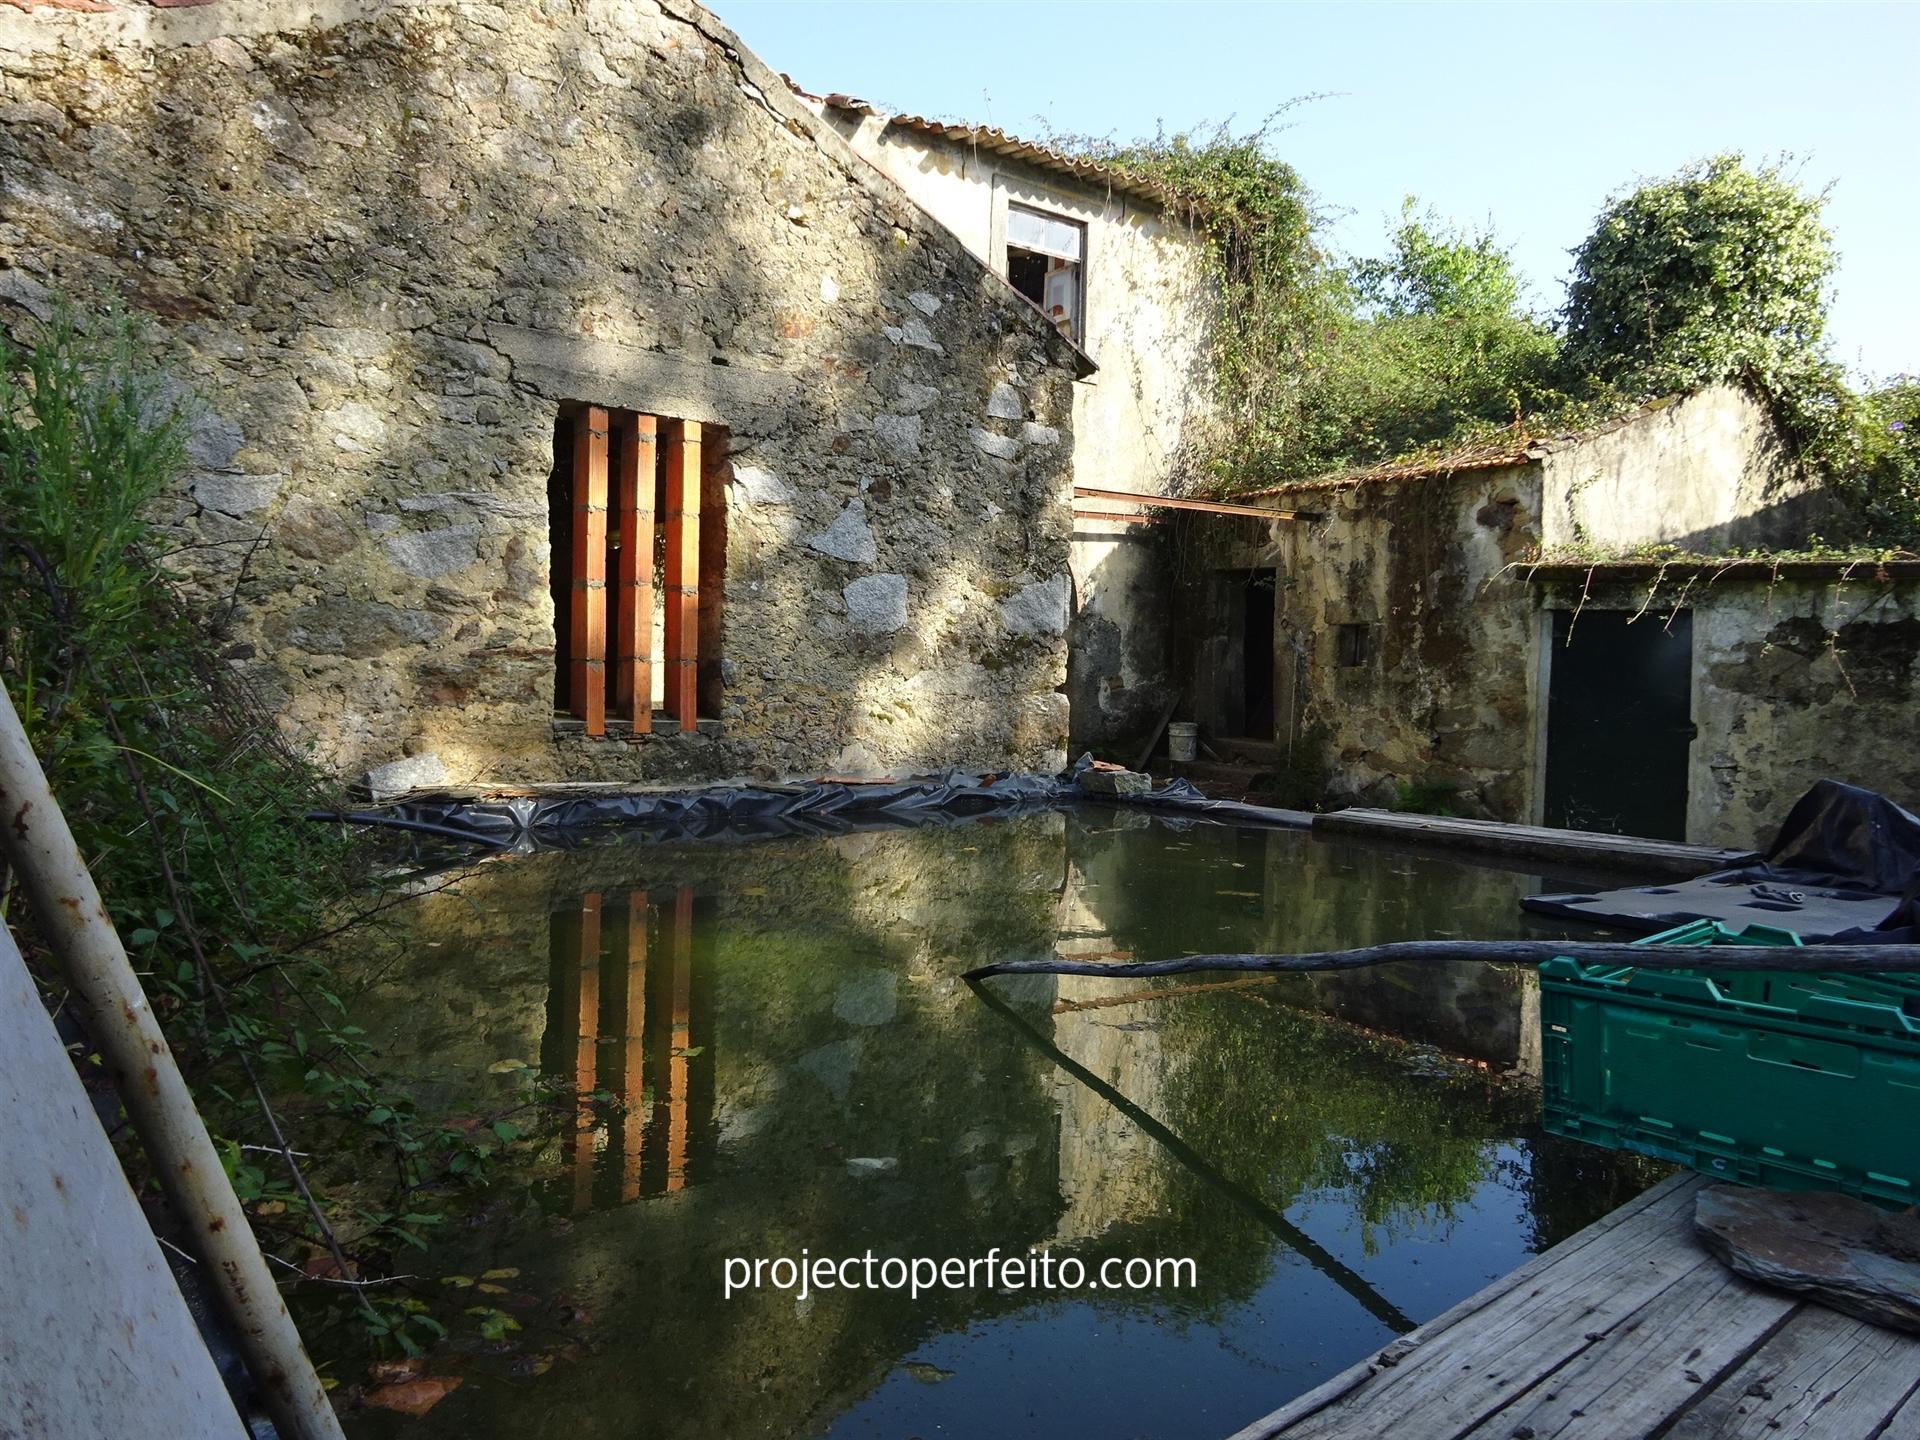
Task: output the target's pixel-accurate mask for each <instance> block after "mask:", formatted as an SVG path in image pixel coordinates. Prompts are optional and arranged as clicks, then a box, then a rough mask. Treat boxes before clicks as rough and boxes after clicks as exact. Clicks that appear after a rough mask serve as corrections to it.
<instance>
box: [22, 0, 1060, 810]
mask: <svg viewBox="0 0 1920 1440" xmlns="http://www.w3.org/2000/svg"><path fill="white" fill-rule="evenodd" d="M0 173H4V175H5V177H6V179H5V185H4V189H3V190H0V321H4V322H5V323H6V324H7V325H8V327H9V328H10V329H13V330H15V331H16V332H22V333H30V332H31V328H32V323H31V322H32V318H33V317H40V318H44V317H45V316H46V315H47V314H48V313H49V307H50V305H51V304H52V300H53V297H54V295H55V294H56V293H57V292H69V293H72V294H74V295H76V296H78V297H80V298H82V299H83V300H87V301H92V302H97V301H100V300H103V299H105V298H107V297H118V298H120V299H122V300H124V301H125V302H126V303H128V304H130V305H131V306H133V307H135V308H137V309H139V310H141V311H144V312H145V313H146V314H148V315H150V316H153V317H155V318H156V319H157V320H158V321H159V322H160V324H161V325H162V327H163V331H164V340H163V343H164V345H165V347H166V349H167V352H168V354H167V359H168V362H169V364H170V365H171V366H172V368H173V370H174V371H175V373H177V374H178V376H179V378H180V382H181V388H182V394H183V398H184V400H185V403H186V404H187V405H188V407H189V408H190V410H191V412H192V415H193V422H192V434H191V440H190V444H189V452H190V456H191V462H192V465H193V471H192V473H191V474H190V475H189V476H188V478H187V481H186V484H185V486H184V488H183V491H182V493H181V494H180V495H179V497H178V498H177V500H176V501H175V503H174V504H173V505H172V506H171V508H170V509H169V511H168V513H167V514H166V515H165V516H164V517H163V519H164V520H165V522H166V524H167V526H168V527H169V531H170V534H171V536H172V538H173V539H174V540H175V541H176V542H177V545H178V547H179V548H178V549H177V551H176V552H175V555H174V563H175V564H176V565H177V566H178V567H179V569H180V571H181V573H182V574H183V575H184V576H186V577H187V579H188V580H189V582H190V583H191V584H192V586H193V587H194V588H195V589H196V590H198V591H199V592H201V593H202V594H203V595H206V596H209V597H216V598H218V599H220V600H221V602H222V604H223V608H224V604H225V602H226V601H227V600H229V599H230V600H231V602H232V608H231V632H232V633H231V634H230V635H228V636H226V637H224V643H225V645H226V651H225V653H226V655H227V657H228V658H229V659H230V661H231V662H232V663H233V664H234V665H235V666H236V667H237V668H239V669H240V670H242V671H243V672H244V673H245V674H246V675H247V676H248V677H249V678H250V679H251V680H252V681H253V682H254V683H255V684H256V685H257V686H258V687H259V688H260V689H261V690H262V691H263V692H264V693H265V695H266V696H267V697H268V698H269V699H270V700H271V702H272V703H273V705H274V707H275V709H276V710H277V711H278V713H279V715H280V716H281V719H282V723H283V725H284V726H285V729H286V732H287V734H288V735H289V736H291V737H293V738H294V739H296V740H297V741H299V742H302V743H305V744H309V745H311V746H312V747H313V750H314V753H315V754H316V756H317V757H318V758H319V759H320V760H321V761H322V762H323V763H324V764H326V765H328V766H330V767H333V768H335V769H337V770H339V771H342V772H355V771H358V770H361V769H363V768H367V767H369V766H372V765H377V764H379V763H382V762H386V761H391V760H394V759H396V758H397V757H400V756H401V755H403V754H410V755H415V756H421V757H424V756H427V755H432V756H436V757H438V759H439V761H440V762H442V763H441V766H440V769H441V770H442V771H443V772H444V775H445V778H446V779H447V780H450V781H452V782H456V783H459V782H466V781H473V780H483V779H490V780H540V779H562V778H582V779H584V778H596V779H628V780H642V779H645V780H652V779H659V780H673V781H681V780H688V779H698V778H711V777H716V776H722V775H730V774H740V773H752V774H755V775H761V776H787V775H801V774H808V773H819V772H821V771H823V770H854V771H867V772H875V771H885V770H898V769H911V768H917V767H927V766H933V765H940V764H948V763H958V764H964V765H973V766H980V767H990V768H1045V767H1050V766H1055V765H1057V764H1058V763H1060V762H1061V761H1062V760H1063V759H1064V753H1063V752H1064V744H1065V731H1066V701H1065V697H1064V696H1063V695H1061V694H1059V693H1058V687H1059V686H1060V685H1061V684H1062V683H1063V682H1064V680H1065V677H1066V639H1065V632H1066V627H1067V623H1068V610H1069V603H1070V594H1071V586H1070V578H1069V575H1068V543H1069V531H1070V526H1071V519H1070V510H1069V505H1068V503H1067V490H1066V487H1067V478H1068V467H1069V464H1070V455H1071V441H1072V420H1071V416H1072V405H1073V402H1072V393H1071V392H1072V383H1071V382H1072V379H1073V376H1074V374H1075V367H1076V357H1075V356H1074V355H1073V353H1072V352H1071V350H1070V349H1069V347H1067V346H1066V345H1065V344H1064V343H1063V342H1062V341H1060V339H1059V337H1058V336H1056V335H1055V334H1054V332H1053V330H1052V328H1051V326H1049V325H1048V324H1047V323H1046V322H1045V320H1044V319H1043V318H1042V317H1040V316H1039V315H1038V314H1037V312H1035V310H1034V309H1033V307H1032V306H1030V305H1028V304H1027V303H1026V301H1025V300H1023V299H1022V298H1021V297H1020V296H1018V295H1017V294H1015V293H1014V292H1013V291H1012V290H1011V289H1009V288H1008V287H1007V285H1006V284H1005V282H1004V281H1003V280H1001V279H999V278H998V277H996V276H994V275H992V274H991V273H989V272H988V271H987V270H986V269H985V268H984V267H983V266H982V265H981V264H980V263H979V262H978V261H977V260H976V259H975V258H974V257H972V256H971V255H969V254H968V253H967V252H966V250H965V249H964V248H963V247H962V246H961V245H960V244H959V243H958V242H957V241H956V240H955V239H954V238H953V237H952V236H951V235H949V234H948V233H947V232H945V231H944V230H942V229H940V228H939V227H938V226H935V225H933V224H931V223H930V222H928V221H927V220H926V218H925V217H924V216H923V215H922V214H921V212H920V211H919V210H918V209H917V208H916V207H915V206H913V205H912V204H911V203H910V202H908V201H907V200H906V198H905V197H904V196H903V195H901V194H900V193H898V192H897V191H896V190H894V189H893V187H891V186H890V185H888V184H887V182H885V181H884V180H883V179H881V178H880V177H879V176H877V175H875V174H874V173H873V172H872V170H871V169H870V167H868V166H866V165H865V164H864V162H861V161H859V160H857V159H856V158H855V157H854V156H853V155H852V153H851V152H850V151H848V150H847V148H846V146H845V145H844V143H843V142H842V141H841V140H840V139H839V137H838V136H836V135H834V134H832V133H831V132H830V131H829V130H828V129H827V128H826V127H824V126H823V125H822V124H821V122H819V121H818V120H817V119H816V118H815V117H814V116H813V115H812V114H810V113H809V112H807V111H806V110H805V109H804V108H803V107H802V106H800V105H799V104H798V103H797V102H795V101H794V100H793V98H792V97H791V96H790V95H789V94H788V92H787V90H786V87H785V86H784V85H782V84H781V83H780V82H779V81H778V79H777V77H775V76H773V75H772V74H771V73H770V72H769V71H767V70H766V68H765V67H764V66H762V65H761V64H760V63H759V62H758V61H757V60H755V59H754V58H753V57H752V56H751V55H750V54H748V53H747V52H746V51H745V50H744V49H743V48H742V47H741V46H740V44H739V42H738V41H737V39H735V38H734V37H733V36H732V35H730V34H729V33H728V32H727V31H726V30H725V29H724V28H723V27H721V26H720V25H719V24H718V23H717V22H716V21H715V20H714V19H713V17H712V16H710V15H708V14H707V13H706V12H705V11H703V10H700V9H699V8H698V7H696V6H694V5H691V4H687V3H683V0H668V3H666V4H665V5H656V4H653V3H650V0H542V3H540V4H538V5H524V4H508V3H487V0H415V3H406V4H401V3H393V4H387V3H379V0H329V3H324V4H321V3H301V4H290V3H280V0H266V3H254V0H248V3H245V4H241V3H237V0H229V3H219V4H212V5H206V6H199V7H193V8H188V9H167V10H158V9H155V10H149V9H145V8H138V9H123V10H121V11H116V12H114V13H112V14H104V15H92V14H83V15H75V14H69V13H53V12H48V11H46V10H39V11H36V12H34V13H33V14H31V15H23V14H19V13H16V12H14V11H11V10H0ZM566 402H587V403H592V404H598V405H606V406H611V407H616V408H623V409H632V410H636V411H641V412H644V413H651V414H658V415H662V416H667V417H672V418H681V419H696V420H701V421H703V422H705V423H708V424H710V425H720V426H724V427H725V428H726V430H727V432H728V434H729V436H730V443H731V454H730V461H731V476H730V480H729V483H728V484H727V487H726V493H727V539H728V548H727V554H726V562H725V576H724V589H725V610H724V617H725V618H724V629H723V633H722V641H721V648H722V655H723V657H724V663H723V669H722V679H723V689H724V701H723V704H722V706H721V707H720V710H719V713H717V714H715V715H714V716H713V717H712V718H713V719H714V720H715V721H717V722H718V723H717V725H714V726H706V727H703V733H700V734H697V735H696V734H687V735H680V736H673V737H664V736H663V737H655V738H651V739H648V740H645V741H642V742H638V743H632V742H625V741H619V740H595V741H589V740H587V739H586V738H585V737H583V736H579V735H573V734H568V733H565V732H564V730H562V729H560V728H558V727H556V725H555V723H554V715H553V670H554V664H555V661H554V644H555V631H554V609H553V604H552V601H551V599H550V597H549V591H548V583H549V573H550V565H551V562H552V557H551V555H550V554H549V542H548V529H547V506H548V499H547V482H548V476H549V473H550V471H551V470H552V469H553V466H554V425H555V420H556V416H557V414H558V412H559V407H560V406H561V405H562V404H563V403H566ZM421 768H422V769H423V771H425V772H427V773H431V772H432V771H433V769H434V767H433V766H432V765H431V764H426V765H423V766H422V767H421Z"/></svg>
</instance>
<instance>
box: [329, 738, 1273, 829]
mask: <svg viewBox="0 0 1920 1440" xmlns="http://www.w3.org/2000/svg"><path fill="white" fill-rule="evenodd" d="M1090 768H1091V761H1090V760H1089V759H1088V758H1086V757H1082V759H1081V760H1079V761H1078V762H1076V764H1075V765H1074V766H1073V768H1072V769H1071V770H1069V771H1068V772H1067V773H1066V774H1065V775H1063V776H1046V775H972V774H966V773H962V772H953V773H950V774H945V775H936V776H917V777H914V778H912V779H908V780H885V781H852V780H819V781H815V782H813V783H812V784H807V785H771V784H769V785H716V786H711V787H708V788H706V789H701V790H683V791H663V790H627V789H598V788H594V787H590V786H583V787H581V788H580V789H578V790H564V791H548V792H545V793H538V794H530V795H512V794H498V795H487V794H468V795H462V794H457V793H452V792H448V793H429V794H420V795H411V796H408V797H407V798H406V799H405V800H402V801H400V802H398V803H396V804H394V805H391V806H388V807H387V808H386V809H385V810H383V811H380V812H377V813H376V812H371V811H367V810H359V811H355V812H352V813H351V814H347V815H342V816H339V817H337V818H340V819H343V820H347V821H350V822H359V823H365V824H372V825H381V824H386V825H392V826H395V827H397V828H401V829H405V830H409V831H414V832H418V833H424V834H428V835H432V836H434V837H435V838H438V839H448V840H452V839H459V838H463V837H464V838H468V839H471V840H472V841H474V842H475V843H480V844H486V845H490V846H493V847H495V848H502V849H506V848H510V849H515V850H538V849H564V848H570V847H573V846H576V845H583V844H598V843H604V842H606V841H609V840H615V839H629V838H632V839H641V840H646V839H663V840H715V839H751V838H757V837H760V836H767V835H830V834H844V833H846V832H849V831H853V830H874V829H890V828H893V827H896V826H900V825H924V824H950V823H957V822H961V821H967V820H974V819H979V818H982V817H985V816H992V815H1009V814H1016V813H1019V812H1021V811H1027V810H1036V809H1047V808H1055V807H1059V806H1062V805H1070V804H1079V803H1089V802H1091V803H1102V804H1122V805H1137V806H1142V807H1145V808H1149V809H1152V810H1154V811H1156V812H1159V813H1160V814H1162V815H1164V816H1165V817H1166V818H1168V819H1169V820H1172V821H1175V822H1176V823H1177V822H1178V821H1180V820H1182V819H1185V820H1189V821H1198V820H1210V821H1217V822H1223V823H1228V824H1238V825H1276V826H1292V827H1299V826H1304V825H1306V824H1308V823H1309V822H1310V820H1311V817H1310V816H1307V815H1303V814H1300V813H1298V812H1295V811H1291V810H1270V809H1267V808H1265V807H1263V806H1259V805H1245V804H1241V803H1240V802H1238V801H1232V800H1210V799H1208V798H1207V797H1206V796H1205V795H1203V794H1201V793H1200V791H1198V790H1197V789H1195V788H1194V787H1193V785H1192V784H1191V783H1189V782H1188V781H1185V780H1174V781H1171V782H1170V783H1168V784H1167V785H1165V786H1163V787H1162V788H1160V789H1158V790H1154V791H1150V792H1148V793H1147V794H1144V795H1127V796H1110V795H1093V794H1089V793H1087V792H1086V791H1084V790H1082V789H1081V788H1080V785H1079V783H1078V782H1079V777H1080V776H1081V775H1083V774H1086V773H1087V772H1088V770H1089V769H1090ZM316 818H332V817H323V816H316Z"/></svg>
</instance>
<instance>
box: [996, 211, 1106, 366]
mask: <svg viewBox="0 0 1920 1440" xmlns="http://www.w3.org/2000/svg"><path fill="white" fill-rule="evenodd" d="M1086 257H1087V227H1086V226H1085V225H1082V224H1081V223H1080V222H1079V221H1077V220H1069V219H1067V218H1065V217H1064V216H1061V215H1053V214H1049V213H1048V212H1047V211H1045V210H1036V209H1034V208H1033V207H1032V206H1030V205H1018V204H1014V203H1011V202H1009V203H1008V205H1007V279H1008V280H1009V281H1010V282H1011V283H1012V285H1013V288H1014V289H1016V290H1018V291H1019V292H1020V293H1021V294H1022V295H1024V296H1026V297H1027V298H1028V299H1029V300H1031V301H1032V302H1033V303H1034V304H1036V305H1038V306H1039V307H1040V310H1041V313H1042V314H1044V315H1045V316H1046V317H1047V318H1048V319H1049V320H1051V321H1053V323H1054V325H1055V326H1056V327H1058V329H1059V331H1060V333H1061V334H1062V335H1064V336H1066V337H1067V339H1069V340H1071V341H1073V343H1074V344H1076V345H1079V346H1081V347H1082V348H1084V347H1085V345H1086V339H1085V333H1086V332H1085V318H1084V315H1083V313H1082V312H1083V311H1084V309H1085V306H1086V293H1085V292H1086V285H1085V271H1086Z"/></svg>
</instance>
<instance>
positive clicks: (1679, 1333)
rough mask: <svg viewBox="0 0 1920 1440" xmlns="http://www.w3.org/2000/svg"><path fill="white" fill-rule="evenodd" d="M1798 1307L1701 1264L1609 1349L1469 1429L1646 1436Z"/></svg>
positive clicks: (1499, 1433)
mask: <svg viewBox="0 0 1920 1440" xmlns="http://www.w3.org/2000/svg"><path fill="white" fill-rule="evenodd" d="M1800 1304H1801V1302H1799V1301H1798V1300H1796V1299H1795V1298H1794V1297H1793V1296H1790V1295H1782V1294H1780V1293H1778V1292H1777V1291H1770V1290H1763V1289H1761V1288H1760V1287H1759V1286H1757V1285H1753V1284H1750V1283H1748V1282H1747V1281H1745V1280H1743V1279H1741V1278H1740V1277H1739V1276H1738V1275H1735V1274H1734V1273H1733V1272H1732V1271H1731V1270H1729V1269H1727V1268H1726V1267H1725V1266H1724V1265H1718V1264H1706V1265H1700V1266H1698V1267H1696V1268H1695V1269H1693V1270H1690V1271H1688V1272H1687V1274H1686V1276H1685V1278H1684V1279H1682V1280H1680V1281H1679V1282H1678V1283H1676V1284H1675V1285H1673V1286H1671V1287H1670V1288H1669V1289H1667V1290H1664V1291H1662V1292H1661V1293H1660V1294H1659V1295H1657V1296H1656V1297H1654V1299H1653V1300H1652V1301H1650V1302H1649V1303H1648V1304H1647V1305H1646V1306H1645V1307H1644V1308H1642V1309H1641V1310H1639V1311H1637V1312H1636V1313H1635V1314H1633V1315H1632V1316H1631V1317H1629V1318H1628V1319H1627V1320H1625V1321H1623V1322H1622V1323H1621V1324H1620V1325H1618V1326H1616V1327H1615V1329H1614V1331H1613V1333H1611V1334H1610V1335H1609V1336H1608V1337H1607V1340H1606V1342H1605V1343H1600V1344H1596V1345H1594V1346H1593V1347H1592V1348H1591V1349H1589V1350H1586V1351H1584V1352H1582V1353H1581V1354H1580V1356H1579V1357H1578V1358H1577V1359H1575V1360H1573V1361H1572V1362H1570V1363H1569V1364H1567V1365H1565V1366H1563V1367H1561V1368H1560V1369H1559V1370H1557V1371H1554V1372H1552V1373H1550V1374H1546V1375H1542V1376H1540V1377H1538V1378H1537V1379H1536V1381H1535V1383H1534V1384H1533V1385H1532V1386H1531V1387H1530V1388H1529V1389H1528V1391H1527V1392H1526V1394H1525V1395H1524V1396H1522V1397H1521V1398H1520V1399H1519V1400H1518V1401H1516V1402H1515V1403H1514V1404H1512V1405H1509V1406H1505V1407H1502V1408H1501V1409H1500V1410H1499V1411H1498V1412H1497V1413H1495V1414H1490V1415H1489V1416H1488V1417H1486V1418H1485V1419H1483V1420H1482V1421H1480V1422H1479V1423H1478V1424H1477V1425H1476V1427H1475V1428H1474V1430H1473V1431H1471V1432H1470V1433H1472V1434H1474V1435H1483V1436H1486V1437H1488V1440H1493V1437H1499V1440H1506V1437H1508V1436H1510V1435H1513V1434H1516V1433H1519V1432H1521V1431H1532V1432H1533V1434H1534V1435H1535V1436H1536V1437H1539V1440H1548V1437H1555V1440H1616V1437H1619V1436H1622V1435H1645V1434H1648V1433H1650V1432H1652V1431H1653V1430H1654V1429H1655V1428H1656V1427H1657V1426H1659V1424H1660V1423H1661V1422H1662V1421H1664V1420H1666V1419H1667V1418H1668V1417H1669V1416H1672V1415H1675V1414H1678V1413H1680V1412H1681V1411H1684V1410H1685V1409H1686V1408H1687V1407H1688V1406H1689V1405H1691V1404H1693V1403H1695V1402H1696V1401H1697V1400H1698V1399H1699V1398H1700V1396H1701V1394H1702V1393H1703V1392H1704V1391H1707V1390H1711V1389H1712V1388H1713V1387H1714V1386H1715V1385H1717V1384H1718V1383H1720V1382H1721V1381H1722V1380H1724V1379H1725V1377H1726V1376H1727V1375H1728V1373H1729V1372H1731V1371H1733V1370H1736V1369H1738V1368H1739V1366H1740V1363H1741V1362H1742V1361H1743V1360H1745V1359H1746V1358H1747V1356H1749V1355H1750V1354H1752V1352H1753V1351H1754V1350H1755V1349H1756V1348H1757V1347H1758V1346H1760V1345H1762V1344H1764V1343H1765V1342H1766V1341H1767V1340H1768V1339H1769V1338H1771V1337H1772V1336H1773V1335H1774V1333H1775V1332H1776V1331H1777V1330H1779V1329H1780V1327H1781V1326H1783V1325H1785V1324H1786V1323H1788V1321H1789V1319H1790V1317H1791V1316H1793V1315H1794V1314H1795V1313H1796V1311H1798V1309H1799V1308H1800Z"/></svg>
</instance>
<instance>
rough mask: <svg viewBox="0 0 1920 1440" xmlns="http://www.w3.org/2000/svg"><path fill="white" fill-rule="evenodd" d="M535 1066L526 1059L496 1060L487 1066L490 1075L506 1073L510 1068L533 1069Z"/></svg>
mask: <svg viewBox="0 0 1920 1440" xmlns="http://www.w3.org/2000/svg"><path fill="white" fill-rule="evenodd" d="M532 1068H533V1067H532V1066H531V1065H529V1064H527V1062H526V1061H524V1060H496V1061H494V1062H493V1064H491V1065H489V1066H487V1073H488V1074H489V1075H504V1074H506V1073H507V1072H508V1071H509V1070H531V1069H532Z"/></svg>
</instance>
